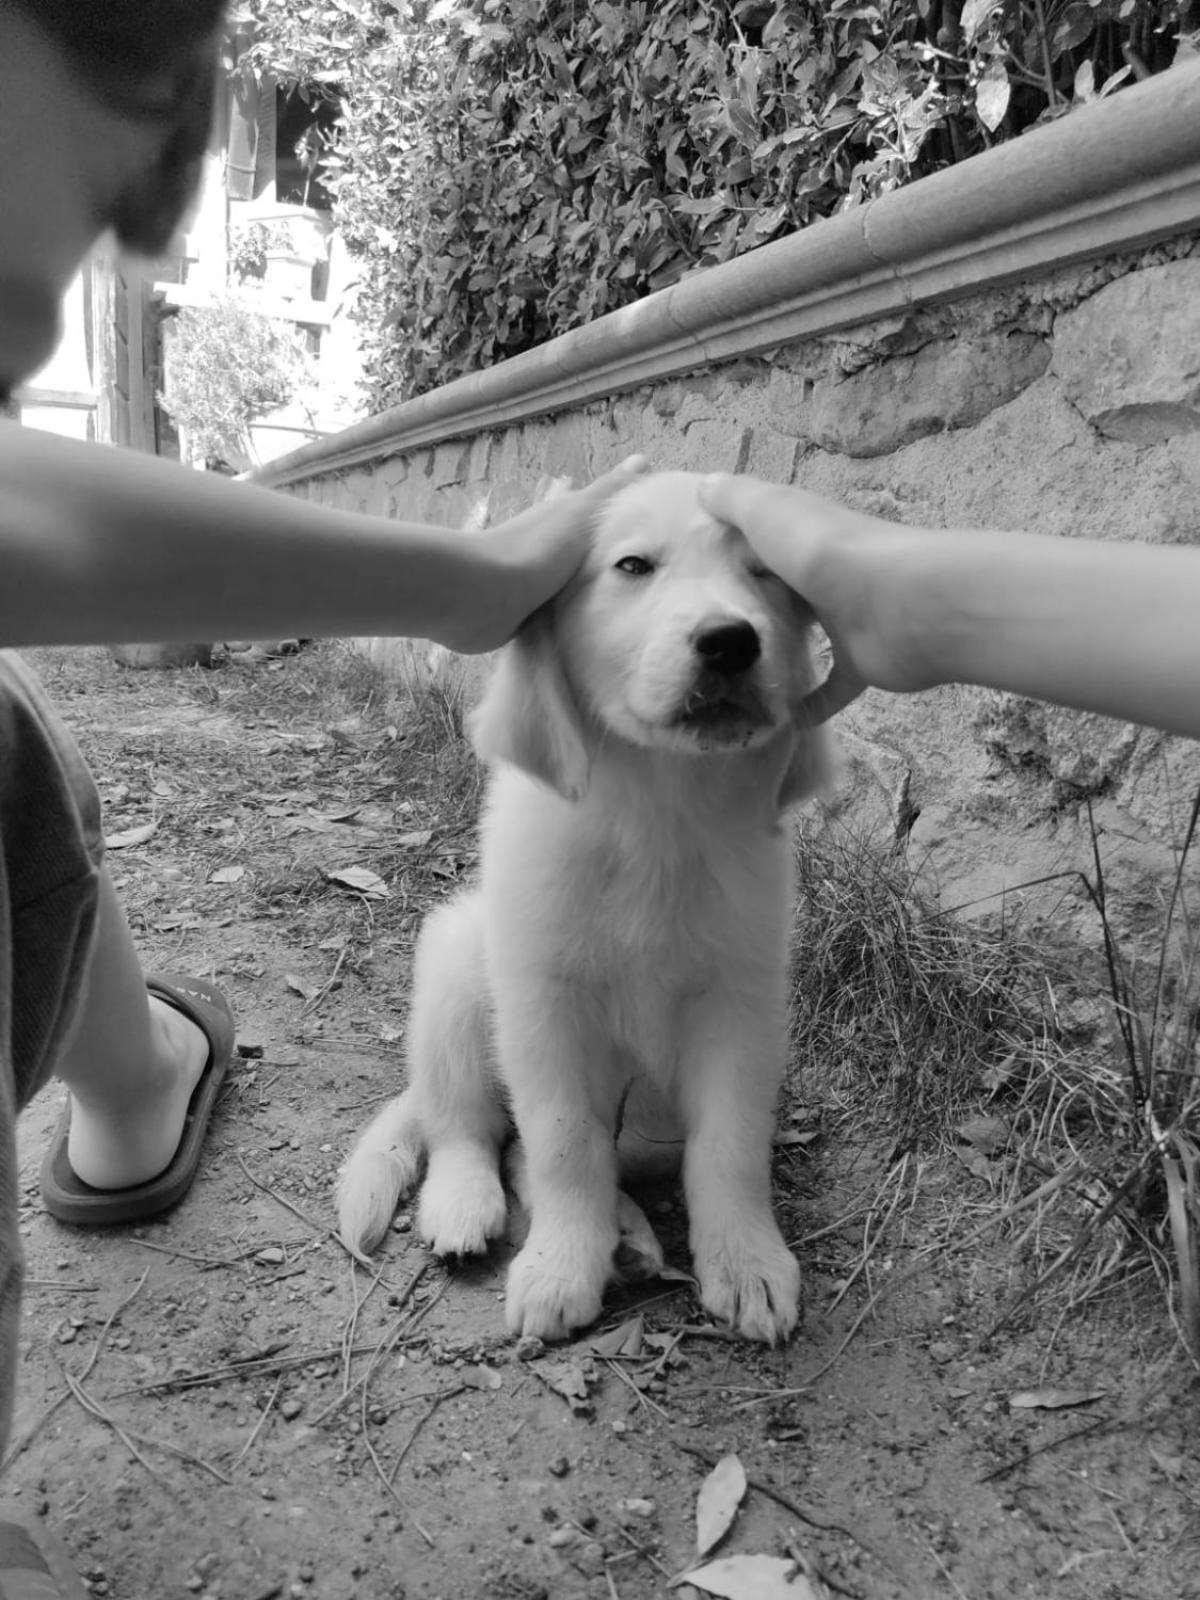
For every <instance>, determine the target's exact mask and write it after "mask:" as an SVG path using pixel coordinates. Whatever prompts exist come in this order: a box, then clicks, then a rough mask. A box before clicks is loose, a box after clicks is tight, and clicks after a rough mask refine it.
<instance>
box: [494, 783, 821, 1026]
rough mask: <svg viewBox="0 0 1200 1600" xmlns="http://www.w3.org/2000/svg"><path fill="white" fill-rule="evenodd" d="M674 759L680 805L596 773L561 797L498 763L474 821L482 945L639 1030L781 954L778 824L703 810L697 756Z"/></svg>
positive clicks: (785, 846)
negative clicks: (485, 935)
mask: <svg viewBox="0 0 1200 1600" xmlns="http://www.w3.org/2000/svg"><path fill="white" fill-rule="evenodd" d="M683 765H684V773H683V776H684V778H685V779H686V780H688V781H687V783H686V784H684V785H681V787H680V789H679V791H678V793H679V797H680V799H681V800H682V802H683V803H682V804H672V803H671V800H672V793H671V791H670V790H668V792H667V793H666V794H665V795H664V793H662V792H661V791H659V792H657V793H650V794H648V793H645V792H642V791H639V790H637V789H636V788H635V789H632V790H631V789H629V788H626V787H620V786H618V787H615V788H613V787H609V786H607V785H606V784H605V783H604V782H603V781H599V782H595V783H594V784H593V786H592V788H591V789H590V790H589V793H588V795H587V796H586V798H585V799H583V800H581V801H576V802H571V801H567V800H563V799H562V798H561V797H559V796H557V795H553V794H550V793H549V792H548V791H546V790H545V789H543V788H541V787H540V786H538V785H536V784H534V783H531V782H530V781H529V780H528V779H526V778H524V777H522V776H521V775H520V774H517V773H514V772H512V771H501V772H499V773H497V774H496V775H495V776H494V778H493V782H492V789H491V794H490V799H489V806H488V811H487V817H486V821H485V827H484V849H483V863H484V867H483V871H484V877H485V879H490V880H491V882H490V883H489V885H488V890H489V892H488V893H487V895H486V897H485V898H486V901H487V904H488V906H489V920H490V924H491V926H490V929H489V943H490V944H491V946H492V949H493V950H495V949H496V947H497V946H501V947H504V946H508V945H510V944H511V945H512V946H513V947H516V948H519V949H521V950H522V951H523V952H524V954H525V957H526V959H527V960H531V964H532V965H533V966H535V967H536V968H537V969H539V970H538V976H540V977H554V978H557V979H559V980H560V981H562V982H563V983H567V984H570V985H572V986H573V987H575V988H577V989H578V990H580V991H582V992H586V993H588V994H590V996H591V997H592V1000H593V1002H596V1003H600V1004H602V1005H603V1007H604V1010H605V1012H606V1014H607V1015H609V1016H610V1017H612V1018H614V1019H615V1018H618V1017H621V1016H626V1017H627V1019H628V1029H629V1031H633V1032H636V1033H638V1034H642V1035H644V1034H645V1033H646V1032H647V1031H649V1032H658V1031H660V1029H661V1028H662V1027H663V1026H666V1025H669V1020H668V1019H670V1018H671V1017H673V1016H674V1015H675V1014H677V1012H678V1008H679V1006H680V1005H681V1004H682V1003H685V1002H686V1001H688V1000H689V999H692V998H696V997H699V996H701V995H703V994H705V993H708V992H711V991H712V990H713V989H717V988H723V987H725V986H726V985H727V984H729V983H730V982H731V981H734V980H735V977H736V984H737V986H738V987H739V988H740V989H742V990H744V989H745V987H746V985H747V983H750V984H752V985H753V986H754V987H756V988H760V987H761V986H762V985H764V984H771V983H773V982H774V980H775V979H776V978H777V976H778V974H779V973H780V971H781V969H782V966H783V963H784V961H785V952H786V947H787V919H788V915H789V910H790V903H791V851H790V845H789V842H788V840H787V838H786V836H785V835H784V834H783V833H782V832H781V831H779V830H778V829H776V828H773V827H772V826H770V824H769V820H768V819H767V818H766V817H765V815H760V814H758V813H757V812H749V811H748V812H747V814H744V815H743V814H740V813H739V812H738V810H737V809H736V808H735V809H733V810H732V811H731V810H730V808H729V807H728V805H727V804H726V805H717V806H714V807H713V808H712V810H711V813H710V812H709V811H708V810H707V809H706V808H705V807H704V806H703V805H699V804H697V793H696V787H695V786H696V784H699V783H702V781H703V776H704V775H703V773H702V771H701V770H700V768H701V767H702V765H703V763H702V762H699V763H691V762H688V763H684V764H683ZM688 769H692V770H688ZM497 889H498V890H499V892H498V893H496V892H492V891H493V890H497ZM531 934H534V935H535V937H534V938H533V939H532V941H531V939H530V935H531ZM639 1019H640V1020H639ZM621 1031H626V1030H625V1029H624V1028H623V1029H622V1030H621Z"/></svg>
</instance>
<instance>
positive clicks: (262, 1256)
mask: <svg viewBox="0 0 1200 1600" xmlns="http://www.w3.org/2000/svg"><path fill="white" fill-rule="evenodd" d="M254 1259H255V1261H257V1262H258V1264H259V1266H260V1267H281V1266H282V1265H283V1264H284V1262H285V1261H286V1260H287V1257H286V1256H285V1255H284V1253H283V1251H282V1250H281V1249H280V1248H279V1246H278V1245H276V1244H269V1245H268V1246H267V1248H266V1249H265V1250H260V1251H259V1252H258V1254H257V1255H256V1256H255V1258H254Z"/></svg>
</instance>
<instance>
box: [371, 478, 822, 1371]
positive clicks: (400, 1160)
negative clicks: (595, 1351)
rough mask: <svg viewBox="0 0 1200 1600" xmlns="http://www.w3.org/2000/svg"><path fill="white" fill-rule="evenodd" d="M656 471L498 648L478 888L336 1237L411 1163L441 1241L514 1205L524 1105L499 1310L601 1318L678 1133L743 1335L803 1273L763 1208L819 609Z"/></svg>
mask: <svg viewBox="0 0 1200 1600" xmlns="http://www.w3.org/2000/svg"><path fill="white" fill-rule="evenodd" d="M698 482H699V479H698V477H696V476H695V475H693V474H690V473H683V472H672V473H658V474H654V475H651V476H649V477H646V478H643V479H641V480H639V481H638V482H637V483H635V484H633V485H631V486H630V487H629V488H627V489H623V490H622V491H621V492H620V493H619V494H618V495H616V496H615V497H614V498H613V499H612V500H611V501H610V502H609V503H608V505H607V506H606V507H605V509H604V511H603V513H602V515H601V518H600V522H599V526H598V528H597V530H596V533H595V537H594V540H593V545H592V549H591V553H590V555H589V557H588V559H587V561H586V562H585V564H584V567H583V568H582V570H581V571H580V573H579V574H578V576H577V577H576V578H575V579H574V580H573V581H572V583H571V584H570V585H569V586H568V588H567V589H566V590H565V591H564V592H563V594H561V595H560V596H559V597H558V598H557V599H556V600H555V601H553V602H552V603H551V604H550V605H549V606H547V607H545V608H543V610H542V611H541V612H539V613H538V614H537V615H536V616H535V617H534V618H532V619H531V620H530V621H529V622H528V623H527V624H526V625H525V627H524V628H523V629H522V630H521V633H520V634H519V636H518V637H517V639H516V640H514V642H513V643H512V644H510V645H509V646H508V647H507V649H506V650H505V651H504V652H503V653H502V655H501V657H500V660H499V662H498V665H497V668H496V671H495V674H494V676H493V677H492V679H491V682H490V684H489V686H488V689H487V691H486V693H485V696H484V699H483V701H482V704H481V705H480V707H479V710H478V711H477V712H476V713H475V717H474V723H473V729H472V732H473V735H474V740H475V744H476V748H477V750H478V751H479V754H480V755H481V756H482V758H483V759H484V760H485V761H487V762H488V763H489V764H490V765H491V767H492V774H491V780H490V788H489V793H488V798H487V805H486V809H485V815H484V820H483V836H482V853H481V872H480V881H479V885H478V887H477V888H475V889H473V890H471V891H468V892H467V893H465V894H463V895H461V896H459V897H457V898H456V899H454V900H452V901H451V902H449V903H448V904H447V905H446V906H444V907H442V908H441V909H439V910H438V911H436V912H434V913H433V914H432V915H431V916H430V917H429V918H428V920H427V922H426V924H425V927H424V929H423V931H422V934H421V939H420V944H419V948H418V951H417V957H416V968H415V974H414V993H413V1004H412V1016H411V1019H410V1023H409V1036H408V1062H409V1087H408V1089H407V1090H406V1091H405V1092H404V1093H403V1094H402V1095H400V1096H399V1097H398V1098H397V1099H396V1100H393V1101H392V1102H390V1103H389V1104H388V1105H387V1106H385V1108H384V1109H383V1111H382V1112H380V1114H379V1115H378V1116H377V1117H376V1119H375V1120H374V1122H372V1123H371V1125H370V1126H369V1127H368V1128H367V1129H366V1131H365V1133H364V1134H363V1135H362V1137H361V1139H360V1140H359V1143H358V1145H357V1146H356V1148H355V1149H354V1151H353V1153H352V1154H351V1156H350V1159H349V1161H348V1162H347V1164H346V1167H345V1168H344V1170H343V1173H342V1177H341V1182H340V1188H339V1218H340V1225H341V1231H342V1236H343V1238H344V1239H345V1240H346V1242H347V1243H348V1244H349V1245H351V1246H352V1247H353V1248H355V1249H357V1250H360V1251H361V1250H369V1249H371V1248H372V1247H373V1246H374V1245H375V1244H377V1243H378V1241H379V1240H380V1239H381V1238H382V1236H383V1234H384V1232H385V1231H386V1229H387V1226H388V1223H389V1221H390V1219H391V1216H392V1213H393V1211H394V1209H395V1206H396V1202H397V1200H398V1199H399V1198H400V1196H401V1195H402V1194H403V1193H404V1192H406V1191H407V1190H408V1189H409V1188H411V1186H412V1185H413V1183H414V1182H415V1180H416V1179H417V1176H418V1173H419V1169H420V1163H421V1160H422V1158H423V1157H424V1158H426V1159H427V1163H428V1166H427V1172H426V1176H425V1183H424V1187H423V1189H422V1191H421V1199H420V1207H419V1217H418V1225H419V1228H420V1232H421V1235H422V1237H423V1238H424V1239H425V1241H426V1242H427V1243H428V1244H429V1246H430V1247H431V1248H432V1249H433V1250H434V1251H435V1252H437V1254H439V1255H454V1254H464V1253H472V1252H475V1251H481V1250H485V1249H486V1248H487V1245H488V1241H489V1240H491V1239H494V1238H496V1237H497V1236H499V1235H500V1234H501V1233H502V1232H503V1231H504V1228H505V1224H506V1200H505V1191H504V1186H503V1182H502V1177H501V1170H500V1152H501V1149H502V1147H503V1145H504V1144H505V1142H506V1141H507V1139H508V1137H509V1135H510V1133H511V1131H512V1127H513V1125H514V1124H515V1127H516V1130H517V1132H518V1134H519V1137H520V1143H521V1146H522V1147H523V1151H524V1160H525V1171H524V1173H523V1175H522V1182H521V1187H522V1189H523V1191H524V1196H523V1197H524V1198H525V1199H526V1200H527V1202H528V1205H529V1209H530V1212H531V1218H530V1229H529V1234H528V1238H527V1240H526V1242H525V1244H524V1247H523V1248H522V1249H521V1251H520V1253H519V1254H518V1255H517V1257H516V1259H515V1260H514V1261H513V1264H512V1267H511V1269H510V1273H509V1280H508V1323H509V1326H510V1328H512V1330H513V1331H514V1332H517V1333H523V1334H535V1335H538V1336H540V1337H541V1338H546V1339H554V1338H561V1337H563V1336H564V1335H566V1334H567V1333H569V1332H570V1330H571V1329H572V1328H576V1327H579V1326H581V1325H583V1324H586V1323H589V1322H591V1321H592V1320H593V1319H594V1318H595V1317H596V1316H597V1314H598V1313H599V1311H600V1303H601V1297H602V1295H603V1293H604V1290H605V1286H606V1284H607V1283H608V1282H609V1281H610V1279H611V1278H612V1277H613V1276H614V1251H615V1250H616V1249H617V1246H618V1243H619V1238H620V1232H621V1228H622V1223H624V1224H625V1227H626V1230H627V1231H629V1230H633V1231H635V1232H637V1231H639V1230H640V1231H641V1232H642V1233H643V1235H644V1234H645V1232H647V1231H648V1229H647V1225H646V1224H645V1221H644V1218H642V1217H641V1214H640V1213H639V1212H638V1211H637V1209H636V1207H634V1206H633V1205H632V1202H628V1201H626V1200H625V1199H624V1197H620V1196H619V1194H618V1173H619V1172H620V1175H621V1176H623V1177H635V1178H636V1177H638V1176H645V1175H648V1174H650V1173H655V1174H661V1173H662V1172H663V1170H664V1169H665V1168H667V1167H669V1166H671V1165H672V1164H674V1165H676V1166H677V1165H678V1162H679V1159H680V1157H681V1156H682V1165H683V1181H684V1187H685V1191H686V1196H687V1203H688V1212H689V1219H690V1239H691V1249H692V1259H693V1267H694V1271H695V1273H696V1276H697V1278H698V1280H699V1284H700V1295H701V1299H702V1301H703V1303H704V1305H705V1307H706V1308H707V1309H708V1310H709V1311H710V1312H712V1313H713V1314H714V1315H715V1316H717V1317H719V1318H722V1319H723V1320H725V1321H727V1322H729V1323H731V1324H733V1325H734V1326H735V1327H736V1328H737V1329H738V1330H739V1331H740V1332H741V1333H742V1334H744V1335H746V1336H747V1337H749V1338H752V1339H762V1340H765V1341H767V1342H775V1341H777V1340H781V1339H784V1338H786V1337H787V1335H788V1333H789V1332H790V1331H791V1329H792V1327H793V1326H794V1324H795V1321H796V1303H797V1298H798V1294H799V1287H800V1272H799V1268H798V1266H797V1264H796V1261H795V1259H794V1258H793V1256H792V1255H791V1253H790V1252H789V1250H788V1248H787V1246H786V1245H785V1244H784V1241H783V1238H782V1237H781V1235H780V1232H779V1229H778V1227H777V1225H776V1223H775V1220H774V1217H773V1215H772V1212H771V1199H770V1149H771V1138H772V1131H773V1127H774V1107H775V1100H776V1095H777V1092H778V1090H779V1086H780V1082H781V1079H782V1077H783V1072H784V1066H785V1060H786V1019H785V1005H786V986H787V985H786V974H787V952H788V933H789V923H790V915H791V898H792V855H791V843H790V840H789V837H788V834H787V832H786V830H784V829H783V828H781V826H780V813H781V811H782V809H783V808H784V807H785V806H787V805H788V804H790V803H791V802H792V801H794V800H796V799H799V798H800V797H801V796H803V795H806V794H809V793H811V792H812V791H813V790H814V789H815V788H817V787H818V786H819V784H820V783H821V781H822V779H823V778H824V776H825V772H826V744H825V740H824V736H823V735H822V734H821V732H820V731H819V730H814V729H811V728H808V727H805V726H800V725H798V722H797V718H796V708H797V706H798V704H799V702H800V701H801V700H802V699H803V697H804V695H805V693H806V692H807V691H808V689H809V688H811V687H812V684H813V681H814V674H813V668H812V664H811V659H810V645H809V624H810V623H811V620H812V619H811V614H810V613H809V612H808V611H807V610H806V608H805V607H804V606H803V604H802V603H801V602H800V601H799V600H797V598H796V597H795V595H793V594H792V593H791V592H790V591H789V590H788V589H787V588H786V586H785V585H784V584H783V583H781V582H780V581H779V580H778V579H777V578H775V577H773V576H772V575H771V574H770V573H768V572H766V571H764V570H763V569H762V567H761V566H760V565H759V564H758V563H757V561H756V559H755V557H754V554H753V552H752V551H751V549H750V547H749V546H748V545H747V544H746V542H745V540H744V539H743V538H742V536H741V535H740V534H739V533H738V532H736V531H735V530H734V529H732V528H728V527H725V526H722V525H721V524H718V523H716V522H715V521H714V520H713V519H712V518H711V517H709V516H708V515H707V514H706V513H705V512H704V511H702V510H701V509H700V507H699V504H698V500H697V494H696V490H697V485H698Z"/></svg>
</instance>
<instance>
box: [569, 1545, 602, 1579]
mask: <svg viewBox="0 0 1200 1600" xmlns="http://www.w3.org/2000/svg"><path fill="white" fill-rule="evenodd" d="M604 1562H605V1556H604V1546H603V1545H602V1544H597V1543H596V1541H595V1539H589V1540H588V1541H587V1543H586V1544H581V1545H580V1546H579V1548H578V1549H576V1550H573V1551H572V1552H571V1565H572V1566H573V1567H577V1568H578V1569H579V1571H580V1572H582V1573H585V1574H586V1575H587V1577H589V1578H598V1577H600V1575H601V1574H602V1573H603V1571H604Z"/></svg>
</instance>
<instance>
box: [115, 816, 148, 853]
mask: <svg viewBox="0 0 1200 1600" xmlns="http://www.w3.org/2000/svg"><path fill="white" fill-rule="evenodd" d="M157 832H158V823H157V822H143V823H142V824H141V826H140V827H137V828H122V829H121V831H120V833H109V834H105V836H104V847H105V849H106V850H128V849H129V847H130V845H134V844H145V842H146V840H147V839H149V838H150V837H151V836H152V835H153V834H155V833H157Z"/></svg>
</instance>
